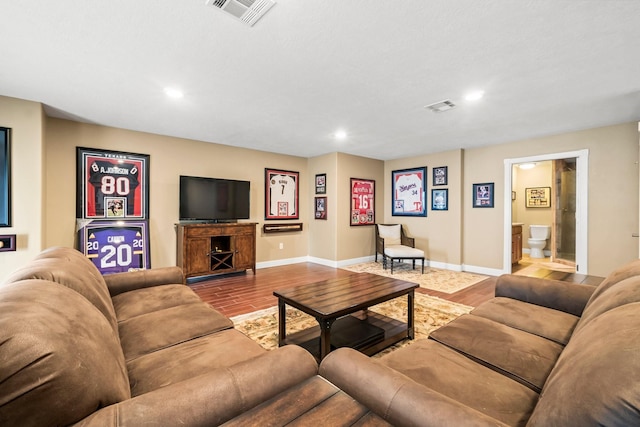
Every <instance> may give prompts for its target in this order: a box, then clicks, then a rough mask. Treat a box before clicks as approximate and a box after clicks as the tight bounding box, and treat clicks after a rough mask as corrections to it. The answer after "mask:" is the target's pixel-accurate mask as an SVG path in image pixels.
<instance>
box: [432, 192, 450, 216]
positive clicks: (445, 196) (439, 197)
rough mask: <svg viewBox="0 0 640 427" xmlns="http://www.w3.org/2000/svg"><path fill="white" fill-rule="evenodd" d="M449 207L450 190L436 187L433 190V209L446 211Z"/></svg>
mask: <svg viewBox="0 0 640 427" xmlns="http://www.w3.org/2000/svg"><path fill="white" fill-rule="evenodd" d="M448 209H449V190H448V189H438V190H436V189H435V188H434V189H433V190H431V210H432V211H446V210H448Z"/></svg>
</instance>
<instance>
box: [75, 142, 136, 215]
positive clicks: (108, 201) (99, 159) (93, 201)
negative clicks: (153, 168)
mask: <svg viewBox="0 0 640 427" xmlns="http://www.w3.org/2000/svg"><path fill="white" fill-rule="evenodd" d="M76 158H77V178H76V187H77V189H76V217H77V218H84V219H111V218H114V219H115V218H119V219H148V217H149V209H148V206H149V156H148V155H146V154H134V153H123V152H117V151H108V150H101V149H92V148H83V147H78V148H77V149H76Z"/></svg>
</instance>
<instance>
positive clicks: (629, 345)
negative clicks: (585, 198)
mask: <svg viewBox="0 0 640 427" xmlns="http://www.w3.org/2000/svg"><path fill="white" fill-rule="evenodd" d="M319 372H320V375H322V376H324V377H325V378H327V379H328V380H329V381H331V382H332V383H333V384H335V385H337V386H338V387H339V388H341V389H342V390H343V391H345V392H346V393H348V394H349V395H351V396H353V397H354V398H355V399H356V400H358V401H359V402H360V403H362V404H363V405H365V406H367V407H368V408H370V409H371V410H372V411H373V412H375V413H376V414H378V415H379V416H380V417H382V418H384V419H385V420H386V421H388V422H390V423H392V424H394V425H415V426H462V425H464V426H467V425H478V426H531V427H533V426H545V427H546V426H581V427H583V426H632V425H635V426H637V425H640V260H639V261H635V262H633V263H630V264H628V265H625V266H623V267H621V268H619V269H618V270H616V271H614V272H613V273H612V274H610V275H609V276H608V277H607V278H606V279H605V280H604V281H603V282H602V283H601V284H600V285H598V286H597V287H593V286H588V285H580V284H572V283H567V282H559V281H553V280H544V279H538V278H532V277H523V276H513V275H504V276H501V277H499V278H498V280H497V285H496V295H495V298H493V299H491V300H490V301H488V302H486V303H484V304H482V305H480V306H478V307H477V308H475V309H474V310H473V311H472V312H471V313H470V314H468V315H463V316H461V317H459V318H458V319H456V320H454V321H453V322H451V323H449V324H448V325H446V326H444V327H442V328H440V329H438V330H436V331H434V332H432V333H431V334H430V337H429V339H426V340H419V341H416V342H414V343H412V344H411V345H408V346H406V347H403V348H401V349H399V350H396V351H394V352H392V353H389V354H388V355H385V356H383V357H382V358H380V359H378V360H374V359H369V358H367V357H365V356H363V355H362V354H360V353H358V352H356V351H353V350H351V349H339V350H337V351H335V352H333V353H331V354H329V356H327V357H326V358H325V359H324V360H323V361H322V363H321V364H320V371H319Z"/></svg>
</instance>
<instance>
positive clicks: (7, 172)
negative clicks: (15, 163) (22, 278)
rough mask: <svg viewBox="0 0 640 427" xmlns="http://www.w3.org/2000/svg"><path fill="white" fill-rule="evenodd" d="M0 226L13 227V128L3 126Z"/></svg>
mask: <svg viewBox="0 0 640 427" xmlns="http://www.w3.org/2000/svg"><path fill="white" fill-rule="evenodd" d="M0 227H11V129H9V128H3V127H0ZM14 246H15V245H14Z"/></svg>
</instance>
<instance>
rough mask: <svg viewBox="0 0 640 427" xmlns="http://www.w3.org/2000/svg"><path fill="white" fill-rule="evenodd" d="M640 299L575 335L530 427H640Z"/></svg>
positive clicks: (551, 378)
mask: <svg viewBox="0 0 640 427" xmlns="http://www.w3.org/2000/svg"><path fill="white" fill-rule="evenodd" d="M639 313H640V303H630V304H626V305H622V306H619V307H617V308H613V309H611V310H608V311H606V312H604V313H603V314H600V315H599V316H597V317H595V318H594V319H592V320H591V321H590V322H588V323H587V324H586V325H585V326H584V327H583V328H582V329H581V330H580V331H577V332H575V333H574V335H573V336H572V337H571V340H570V341H569V344H567V346H566V347H565V349H564V351H563V352H562V354H561V355H560V358H559V359H558V363H557V364H556V366H555V367H554V368H553V370H552V371H551V374H549V377H548V378H547V382H546V383H545V385H544V388H543V389H542V393H541V394H540V400H539V402H538V404H537V405H536V407H535V410H534V412H533V414H532V416H531V418H530V419H529V423H528V424H527V425H528V426H568V425H572V426H595V425H602V426H632V425H634V426H637V425H640V393H639V392H638V384H640V316H639V315H638V314H639Z"/></svg>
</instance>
